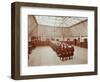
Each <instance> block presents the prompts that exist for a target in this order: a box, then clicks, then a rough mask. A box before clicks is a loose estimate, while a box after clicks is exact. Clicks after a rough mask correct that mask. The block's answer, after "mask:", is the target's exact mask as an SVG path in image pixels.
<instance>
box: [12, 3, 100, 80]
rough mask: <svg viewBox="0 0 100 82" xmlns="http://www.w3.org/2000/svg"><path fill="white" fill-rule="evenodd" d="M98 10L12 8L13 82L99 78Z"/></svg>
mask: <svg viewBox="0 0 100 82" xmlns="http://www.w3.org/2000/svg"><path fill="white" fill-rule="evenodd" d="M97 12H98V11H97V7H94V6H88V5H87V6H81V5H61V4H42V3H31V2H30V3H28V2H14V3H12V4H11V16H12V17H11V78H12V79H16V80H20V79H21V80H22V79H36V78H52V77H53V78H54V77H69V76H71V77H72V76H84V75H97V72H98V70H97V67H98V63H97V61H98V54H97V50H98V48H97V45H98V42H97V41H98V38H97V37H98V34H97V32H98V25H97V22H98V21H97V18H98V16H97Z"/></svg>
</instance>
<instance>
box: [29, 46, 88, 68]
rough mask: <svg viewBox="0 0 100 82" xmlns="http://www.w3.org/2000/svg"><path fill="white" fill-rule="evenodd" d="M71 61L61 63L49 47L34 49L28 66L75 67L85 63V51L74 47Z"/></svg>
mask: <svg viewBox="0 0 100 82" xmlns="http://www.w3.org/2000/svg"><path fill="white" fill-rule="evenodd" d="M74 48H75V52H74V56H73V59H71V60H67V61H61V60H60V59H59V57H58V56H57V54H56V52H55V51H53V49H52V48H51V47H49V46H44V47H36V48H35V49H34V50H32V53H31V54H30V56H29V62H28V65H29V66H48V65H70V64H71V65H73V64H74V65H75V64H86V63H87V49H85V48H80V47H76V46H75V47H74Z"/></svg>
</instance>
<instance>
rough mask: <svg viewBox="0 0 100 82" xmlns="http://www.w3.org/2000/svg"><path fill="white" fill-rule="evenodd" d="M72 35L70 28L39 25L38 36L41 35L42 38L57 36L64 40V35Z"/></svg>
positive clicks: (56, 37)
mask: <svg viewBox="0 0 100 82" xmlns="http://www.w3.org/2000/svg"><path fill="white" fill-rule="evenodd" d="M70 35H71V34H70V29H68V28H62V27H52V26H46V25H38V36H39V37H41V38H42V39H43V38H44V39H45V38H49V39H51V38H55V39H60V40H62V38H63V36H64V37H69V36H70Z"/></svg>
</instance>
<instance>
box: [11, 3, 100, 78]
mask: <svg viewBox="0 0 100 82" xmlns="http://www.w3.org/2000/svg"><path fill="white" fill-rule="evenodd" d="M21 7H39V8H51V9H53V8H57V9H75V10H88V11H91V10H93V11H94V15H95V16H94V17H95V18H94V21H95V22H94V71H92V72H77V73H57V74H56V73H55V74H42V75H20V38H21V37H20V34H21V31H20V25H21V23H20V22H21V21H20V17H21V15H20V8H21ZM97 22H98V21H97V7H91V6H76V5H60V4H59V5H57V4H41V3H26V2H14V3H12V4H11V78H12V79H16V80H21V79H36V78H53V77H69V76H84V75H96V74H97V43H98V42H97V40H98V39H97V37H98V35H97V32H98V29H97Z"/></svg>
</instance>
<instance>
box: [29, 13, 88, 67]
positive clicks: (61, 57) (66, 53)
mask: <svg viewBox="0 0 100 82" xmlns="http://www.w3.org/2000/svg"><path fill="white" fill-rule="evenodd" d="M87 61H88V18H87V17H76V16H42V15H41V16H35V15H28V66H53V65H77V64H87Z"/></svg>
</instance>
